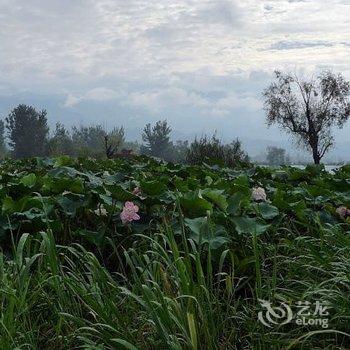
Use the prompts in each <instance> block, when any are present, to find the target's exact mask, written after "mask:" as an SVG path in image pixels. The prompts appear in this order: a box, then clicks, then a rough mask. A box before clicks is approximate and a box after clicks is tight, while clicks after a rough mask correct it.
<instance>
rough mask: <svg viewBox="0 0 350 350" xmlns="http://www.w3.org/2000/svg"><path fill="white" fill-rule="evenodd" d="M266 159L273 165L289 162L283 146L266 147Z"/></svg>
mask: <svg viewBox="0 0 350 350" xmlns="http://www.w3.org/2000/svg"><path fill="white" fill-rule="evenodd" d="M266 161H267V164H269V165H273V166H277V165H286V164H288V163H289V157H288V156H287V155H286V150H285V149H284V148H279V147H274V146H271V147H268V148H267V154H266Z"/></svg>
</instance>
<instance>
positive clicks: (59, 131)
mask: <svg viewBox="0 0 350 350" xmlns="http://www.w3.org/2000/svg"><path fill="white" fill-rule="evenodd" d="M48 144H49V153H50V155H53V156H56V155H62V154H67V155H72V154H73V141H72V137H71V135H70V133H69V131H68V130H67V129H66V128H65V126H64V125H63V124H61V123H56V128H55V131H54V133H53V136H52V137H51V138H50V139H49V142H48Z"/></svg>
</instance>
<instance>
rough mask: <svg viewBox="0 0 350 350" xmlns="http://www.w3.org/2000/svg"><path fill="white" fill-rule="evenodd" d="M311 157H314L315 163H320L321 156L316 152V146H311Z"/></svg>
mask: <svg viewBox="0 0 350 350" xmlns="http://www.w3.org/2000/svg"><path fill="white" fill-rule="evenodd" d="M312 157H313V159H314V163H315V164H320V160H321V157H320V156H319V154H318V147H317V146H316V147H313V148H312Z"/></svg>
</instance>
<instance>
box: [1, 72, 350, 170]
mask: <svg viewBox="0 0 350 350" xmlns="http://www.w3.org/2000/svg"><path fill="white" fill-rule="evenodd" d="M349 96H350V82H348V81H346V80H345V78H344V77H343V76H342V75H341V74H335V73H332V72H330V71H323V72H321V73H320V74H319V75H318V76H317V77H316V78H314V77H311V78H304V77H298V76H296V75H292V74H287V73H283V72H279V71H276V72H275V80H274V81H273V82H272V83H271V84H270V85H269V86H268V87H267V88H266V89H265V90H264V92H263V99H264V110H265V113H266V122H267V124H268V125H269V126H270V125H274V124H275V125H278V126H279V127H280V128H281V129H282V130H284V131H286V132H287V133H289V134H291V135H292V136H293V138H294V139H295V140H296V141H297V145H298V146H301V147H304V148H306V150H307V151H309V152H310V153H311V155H312V157H313V160H314V163H315V164H319V163H320V161H321V159H322V158H323V157H324V155H325V154H326V153H327V152H328V151H329V150H330V149H331V148H332V147H333V145H334V136H333V129H334V128H335V127H338V128H342V127H343V126H344V124H345V123H346V121H347V120H348V119H349V117H350V102H349ZM5 130H7V135H5ZM171 132H172V130H171V127H170V125H169V124H168V123H167V121H165V120H163V121H162V120H160V121H158V122H157V123H155V125H153V126H152V125H151V124H147V125H146V126H145V127H144V129H143V132H142V144H139V143H138V142H128V141H126V140H125V131H124V128H123V127H115V128H113V129H112V130H110V131H108V132H107V131H105V130H104V128H103V127H102V126H101V125H99V124H96V125H90V126H80V127H72V128H71V130H68V129H67V128H66V127H65V126H64V125H63V124H61V123H57V124H56V127H55V129H54V130H53V132H51V133H50V130H49V127H48V120H47V112H46V111H45V110H42V111H38V110H36V109H35V108H34V107H32V106H27V105H24V104H21V105H19V106H17V107H16V108H14V109H13V110H12V111H11V112H10V114H9V115H8V116H7V117H6V118H5V122H4V121H0V152H1V154H2V155H3V156H4V155H10V156H12V157H13V158H27V157H33V156H57V155H62V154H67V155H71V156H92V157H101V156H106V157H108V158H112V157H113V156H115V155H117V154H118V152H120V151H122V150H123V149H124V150H127V153H128V154H130V153H140V154H146V155H149V156H154V157H159V158H162V159H165V160H167V161H172V162H187V163H189V164H199V163H200V162H203V161H208V159H215V160H220V161H221V162H222V163H223V164H226V165H228V166H233V165H234V164H237V163H239V162H247V161H248V156H247V154H246V153H245V152H244V151H243V150H242V144H241V142H240V141H239V140H238V139H237V140H234V141H232V142H231V143H229V144H224V143H223V142H222V141H221V140H220V139H218V138H217V137H216V135H215V134H214V135H213V136H212V137H208V136H202V137H201V138H199V139H195V140H194V141H193V142H188V141H176V142H173V141H171ZM6 138H7V139H8V140H9V142H8V145H9V147H10V149H9V150H8V149H7V142H6ZM267 160H268V162H270V163H271V164H274V165H275V164H287V163H288V162H289V159H288V156H286V154H285V151H284V150H283V149H280V148H275V147H272V148H269V149H268V150H267Z"/></svg>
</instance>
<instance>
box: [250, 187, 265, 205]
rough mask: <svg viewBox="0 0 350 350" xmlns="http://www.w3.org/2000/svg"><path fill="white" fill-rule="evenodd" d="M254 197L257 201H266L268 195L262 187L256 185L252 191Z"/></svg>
mask: <svg viewBox="0 0 350 350" xmlns="http://www.w3.org/2000/svg"><path fill="white" fill-rule="evenodd" d="M252 198H253V199H254V200H255V201H257V202H258V201H263V202H266V200H267V196H266V192H265V190H264V189H263V188H262V187H254V188H253V191H252Z"/></svg>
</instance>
